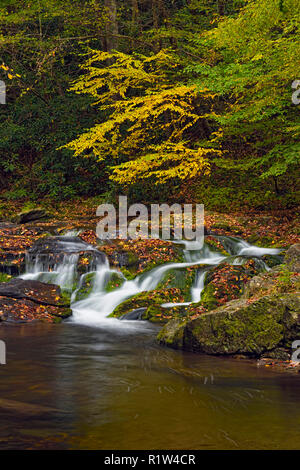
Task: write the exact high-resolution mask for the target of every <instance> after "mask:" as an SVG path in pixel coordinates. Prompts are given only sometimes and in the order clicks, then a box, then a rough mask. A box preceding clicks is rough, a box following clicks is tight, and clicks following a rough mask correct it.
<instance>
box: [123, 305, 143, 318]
mask: <svg viewBox="0 0 300 470" xmlns="http://www.w3.org/2000/svg"><path fill="white" fill-rule="evenodd" d="M146 310H147V307H141V308H136V309H134V310H132V311H131V312H128V313H125V315H122V316H121V317H120V320H142V318H143V315H144V313H145V312H146Z"/></svg>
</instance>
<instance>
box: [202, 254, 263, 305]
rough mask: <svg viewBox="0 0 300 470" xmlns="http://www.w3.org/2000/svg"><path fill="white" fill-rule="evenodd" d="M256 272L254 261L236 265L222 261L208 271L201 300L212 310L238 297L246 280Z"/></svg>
mask: <svg viewBox="0 0 300 470" xmlns="http://www.w3.org/2000/svg"><path fill="white" fill-rule="evenodd" d="M257 273H258V267H257V266H256V263H255V261H253V260H249V261H247V262H246V263H245V264H244V265H241V266H237V265H231V264H228V263H222V264H220V265H218V266H216V267H215V268H213V269H211V270H210V271H208V273H207V275H206V277H205V281H204V289H203V292H202V294H201V301H200V302H199V303H198V304H197V305H203V306H204V307H205V308H206V309H207V310H213V309H215V308H217V307H218V306H219V305H220V304H222V303H224V302H228V301H230V300H233V299H236V298H238V297H240V296H241V295H242V294H243V292H244V288H245V284H246V282H247V281H248V280H249V279H250V278H251V277H253V276H255V275H256V274H257Z"/></svg>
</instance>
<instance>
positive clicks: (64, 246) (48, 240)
mask: <svg viewBox="0 0 300 470" xmlns="http://www.w3.org/2000/svg"><path fill="white" fill-rule="evenodd" d="M72 254H78V256H79V257H80V259H79V263H78V270H79V272H80V273H81V274H82V273H84V272H86V270H87V267H88V266H89V265H92V266H93V265H94V267H95V266H96V263H97V262H98V263H104V262H105V254H104V253H102V252H101V251H98V250H97V249H96V248H95V247H94V246H92V245H89V244H88V243H86V242H84V241H83V240H81V239H80V238H78V237H60V236H57V237H44V238H40V239H38V240H37V241H36V242H35V243H34V244H33V246H32V247H31V248H30V249H29V250H28V259H30V262H31V263H34V262H35V261H36V259H37V258H38V260H39V261H40V262H41V263H42V264H45V265H46V264H47V265H48V266H49V267H50V268H53V267H54V266H55V265H56V264H58V263H61V262H63V260H64V257H65V255H72Z"/></svg>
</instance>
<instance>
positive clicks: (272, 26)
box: [189, 0, 300, 179]
mask: <svg viewBox="0 0 300 470" xmlns="http://www.w3.org/2000/svg"><path fill="white" fill-rule="evenodd" d="M299 34H300V13H299V8H298V2H297V0H287V1H285V2H281V3H280V2H278V1H277V0H256V1H250V2H249V3H248V4H247V6H246V7H245V8H244V9H242V10H241V12H240V14H239V15H238V16H237V17H236V18H226V19H225V20H223V21H221V22H220V23H219V24H218V27H217V28H215V29H213V30H212V31H210V32H208V33H207V34H204V35H203V36H202V41H203V44H205V45H206V47H207V48H211V49H212V51H213V52H212V54H211V57H212V59H213V60H211V58H210V59H209V61H207V59H206V58H205V60H204V61H203V63H201V64H196V65H193V66H191V67H189V71H190V72H192V73H195V74H196V75H198V78H197V79H196V80H195V83H197V85H198V86H199V87H203V86H207V88H208V89H209V90H210V91H212V92H214V93H216V94H217V96H218V97H219V99H220V104H219V105H218V110H217V112H216V110H212V117H213V113H214V112H215V116H214V117H215V119H216V121H217V122H218V123H219V124H220V125H221V126H222V129H223V134H222V135H221V136H220V141H221V142H222V144H223V145H222V146H223V148H226V150H227V156H226V157H222V158H221V159H219V158H218V159H215V161H214V163H215V164H216V165H218V166H219V167H220V168H227V169H238V168H240V169H241V170H243V171H247V172H248V171H249V170H250V171H256V172H258V176H259V177H260V178H262V179H266V178H269V177H273V178H275V179H276V178H278V177H279V176H281V175H283V174H285V173H287V172H288V171H291V170H293V171H294V169H296V168H297V164H298V163H299V155H300V146H299V137H300V133H299V132H300V116H299V110H298V109H296V107H295V105H293V104H292V101H291V97H292V89H291V84H292V82H293V80H294V79H295V77H298V76H300V66H299V61H298V60H297V55H298V44H297V40H296V38H297V37H299ZM229 139H230V140H231V141H232V143H234V142H236V143H237V144H238V145H240V146H244V147H245V148H246V149H247V152H246V155H245V156H244V158H241V155H239V154H238V153H236V152H235V151H234V149H233V146H232V145H231V146H228V145H227V143H228V140H229Z"/></svg>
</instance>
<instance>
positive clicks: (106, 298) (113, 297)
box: [22, 234, 280, 329]
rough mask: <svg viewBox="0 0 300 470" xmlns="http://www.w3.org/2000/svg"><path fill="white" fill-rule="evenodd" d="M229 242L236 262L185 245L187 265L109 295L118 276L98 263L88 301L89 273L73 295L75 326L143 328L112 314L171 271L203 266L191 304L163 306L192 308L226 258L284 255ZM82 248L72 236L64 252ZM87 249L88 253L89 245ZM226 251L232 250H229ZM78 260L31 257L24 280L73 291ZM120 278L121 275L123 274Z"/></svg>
mask: <svg viewBox="0 0 300 470" xmlns="http://www.w3.org/2000/svg"><path fill="white" fill-rule="evenodd" d="M72 235H73V234H72ZM226 241H228V243H229V245H230V246H231V247H232V255H233V256H234V258H233V260H232V257H233V256H231V257H227V256H224V255H222V254H220V253H216V252H214V251H212V250H211V249H210V248H209V247H208V246H206V245H204V246H202V247H201V246H195V242H188V241H185V242H181V243H183V244H184V250H183V254H184V262H182V263H167V264H164V265H162V266H158V267H156V268H154V269H152V270H151V271H148V272H146V273H143V274H141V275H140V276H137V277H136V278H135V279H133V280H130V281H128V280H125V282H124V283H123V284H122V285H121V287H119V288H117V289H115V290H113V291H112V292H106V290H105V288H106V285H107V283H108V282H109V280H110V277H111V275H112V274H113V273H115V272H116V270H113V269H110V267H109V264H108V261H107V260H105V261H104V262H100V261H98V262H97V263H96V269H95V270H94V271H93V270H92V269H91V268H92V267H90V270H89V271H88V273H91V272H94V273H95V276H94V280H93V286H92V289H91V292H90V294H89V295H88V297H87V298H86V299H84V300H79V301H76V300H75V299H76V293H77V292H78V290H79V289H80V288H81V286H82V284H83V281H84V278H85V276H86V275H87V273H85V274H83V275H82V276H81V278H80V279H79V280H78V284H77V289H76V290H75V291H74V292H73V294H72V297H71V308H72V310H73V316H72V321H73V322H74V323H80V324H85V325H91V326H99V325H103V324H104V325H105V326H106V327H110V326H111V327H117V328H125V329H126V328H129V327H130V328H132V327H136V324H137V323H138V324H139V327H140V325H141V322H137V321H132V320H131V321H126V320H125V321H122V322H120V321H119V320H118V319H115V318H108V315H109V314H110V313H112V312H113V311H114V309H115V308H116V307H117V306H118V305H119V304H120V303H122V302H123V301H124V300H126V299H128V298H130V297H132V296H134V295H136V294H138V293H140V292H143V291H151V290H153V289H155V288H156V287H157V285H158V284H159V282H160V281H161V280H162V279H163V278H164V276H165V274H166V273H167V272H168V271H170V270H174V269H182V268H186V267H189V266H198V265H201V268H199V270H198V273H197V275H196V279H195V282H194V285H193V286H192V288H191V301H190V302H183V303H167V304H163V305H162V306H163V307H166V308H168V307H172V306H175V305H189V304H191V303H193V302H199V301H200V300H201V294H202V291H203V289H204V281H205V276H206V274H207V271H208V269H209V267H210V266H214V265H218V264H220V263H221V262H222V261H224V260H225V259H226V258H231V261H232V262H233V263H234V264H241V263H242V261H240V260H239V259H238V256H244V257H250V256H254V257H261V256H263V255H265V254H272V255H274V254H278V253H279V252H280V250H277V249H270V248H260V247H256V246H253V245H249V244H248V243H247V242H244V241H242V240H237V239H233V238H230V239H229V238H228V237H227V239H226ZM61 243H64V242H61ZM79 245H80V247H79ZM78 248H79V250H80V251H81V250H82V249H83V246H82V244H81V243H80V242H79V243H78V244H76V243H73V242H71V240H69V241H68V236H66V238H65V246H64V251H65V252H68V251H74V250H75V249H78ZM84 248H85V249H86V245H85V246H84ZM226 248H227V250H228V246H227V247H226ZM78 257H79V254H78V253H75V254H74V253H66V254H65V255H64V257H63V261H62V262H61V263H60V264H54V266H51V263H50V261H49V260H48V261H47V260H46V261H45V255H41V256H39V255H37V256H36V258H35V261H34V263H33V262H32V261H31V260H30V257H28V258H27V263H26V274H24V275H23V276H22V278H23V279H37V280H41V281H44V282H53V283H55V284H58V285H60V286H61V287H62V288H65V289H70V286H72V285H74V282H76V279H77V278H78V273H77V262H78ZM49 259H50V258H49ZM243 259H245V258H243ZM235 260H236V261H235ZM118 274H119V275H120V272H119V271H118Z"/></svg>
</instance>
